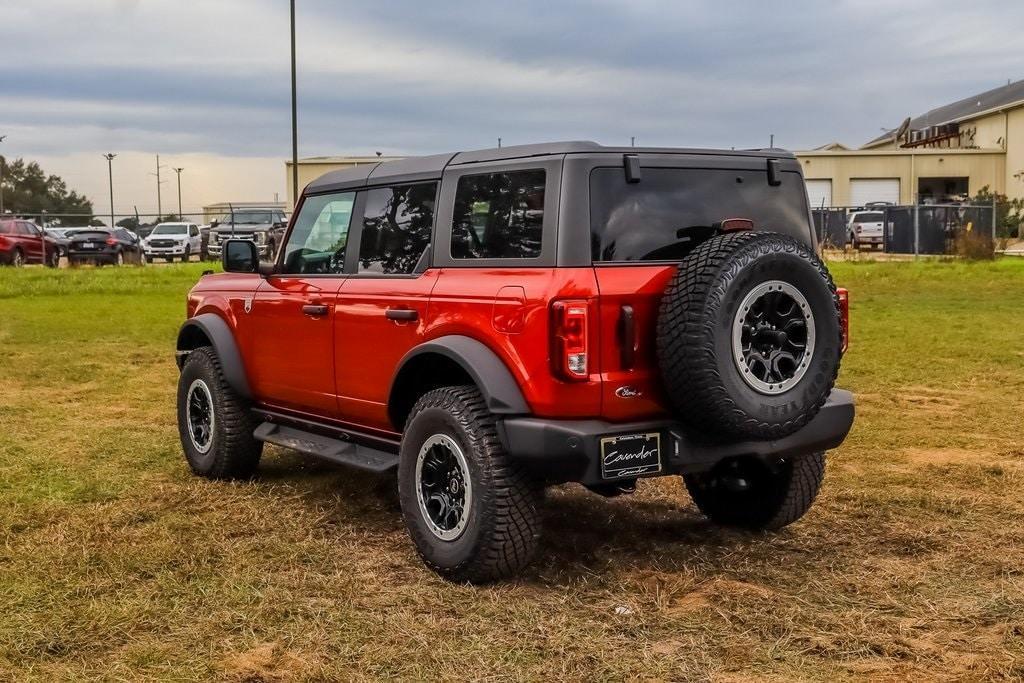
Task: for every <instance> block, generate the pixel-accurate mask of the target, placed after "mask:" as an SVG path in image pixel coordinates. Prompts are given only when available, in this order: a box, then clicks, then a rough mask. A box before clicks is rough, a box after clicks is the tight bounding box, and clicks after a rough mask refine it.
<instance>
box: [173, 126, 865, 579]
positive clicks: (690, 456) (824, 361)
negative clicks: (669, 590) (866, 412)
mask: <svg viewBox="0 0 1024 683" xmlns="http://www.w3.org/2000/svg"><path fill="white" fill-rule="evenodd" d="M221 244H222V246H223V265H224V270H225V271H227V272H225V273H222V274H217V275H206V276H204V277H203V278H202V279H201V280H200V281H199V282H198V284H197V285H196V286H195V287H194V288H193V289H192V291H191V292H190V293H189V295H188V305H187V310H188V319H187V321H186V322H185V324H184V325H183V326H182V328H181V331H180V333H179V335H178V340H177V360H178V365H179V367H180V369H181V374H180V378H179V383H178V424H179V431H180V435H181V443H182V447H183V449H184V453H185V457H186V459H187V461H188V464H189V465H190V466H191V468H192V470H193V471H194V472H195V473H196V474H198V475H201V476H204V477H210V478H233V477H248V476H250V475H252V473H253V472H254V470H255V469H256V467H257V464H258V462H259V459H260V455H261V452H262V450H263V446H264V444H267V443H269V444H274V445H277V446H283V447H286V448H290V449H295V450H298V451H301V452H303V453H308V454H311V455H314V456H318V457H321V458H325V459H327V460H330V461H333V462H336V463H342V464H345V465H349V466H352V467H356V468H360V469H363V470H368V471H371V472H377V473H384V472H388V471H390V470H394V469H397V484H398V492H399V499H400V501H401V506H402V514H403V516H404V519H405V524H406V526H407V528H408V531H409V534H410V536H411V537H412V540H413V543H414V544H415V547H416V549H417V550H418V552H419V554H420V556H421V557H422V559H423V561H424V562H425V563H426V565H427V566H428V567H430V568H431V569H433V570H434V571H436V572H438V573H439V574H441V575H442V576H444V577H447V578H449V579H452V580H456V581H471V582H485V581H492V580H495V579H499V578H502V577H507V576H510V575H512V574H514V573H516V572H518V571H520V570H521V569H522V568H523V567H524V566H525V565H526V564H527V563H528V562H529V561H530V559H531V557H533V555H534V553H535V551H536V549H537V546H538V538H539V537H540V533H541V515H540V513H539V511H538V496H539V493H540V491H541V490H542V488H543V487H544V486H547V485H551V484H558V483H563V482H579V483H580V484H583V485H584V486H586V487H588V488H589V489H590V490H591V491H594V492H595V493H598V494H601V495H606V496H614V495H620V494H625V493H629V492H632V491H633V490H634V487H635V485H636V482H637V480H638V479H641V478H644V477H664V476H682V479H683V481H684V482H685V484H686V488H687V489H688V491H689V493H690V495H691V496H692V498H693V501H694V502H695V504H696V505H697V507H698V508H699V509H700V510H701V511H702V512H703V513H704V514H705V515H707V517H709V518H710V519H711V520H712V521H713V522H716V523H721V524H726V525H738V526H741V527H747V528H753V529H777V528H780V527H783V526H785V525H787V524H790V523H792V522H794V521H796V520H797V519H799V518H800V517H801V516H802V515H803V514H804V513H805V512H807V510H808V508H810V507H811V504H812V502H813V501H814V499H815V497H816V495H817V493H818V489H819V486H820V484H821V481H822V476H823V474H824V471H825V451H827V450H828V449H832V448H835V447H836V446H838V445H839V444H840V443H842V441H843V440H844V438H845V437H846V434H847V432H848V431H849V430H850V427H851V425H852V423H853V416H854V406H853V399H852V396H851V394H850V393H849V392H846V391H842V390H840V389H836V388H834V384H835V380H836V376H837V373H838V372H839V364H840V359H841V357H842V354H843V352H844V350H845V346H846V339H847V327H848V323H847V319H848V315H847V310H848V308H847V295H846V292H845V291H844V290H841V289H837V288H836V286H835V285H834V284H833V281H832V278H831V277H830V276H829V273H828V270H827V269H826V267H825V265H824V264H823V263H822V262H821V260H819V258H818V256H817V254H816V244H815V238H814V231H813V229H812V226H811V221H810V215H809V210H808V201H807V194H806V190H805V187H804V181H803V177H802V175H801V172H800V166H799V164H798V163H797V161H796V159H795V158H794V157H793V156H792V155H791V154H789V153H786V152H782V151H780V150H774V149H773V150H764V151H742V152H741V151H721V150H687V149H637V148H613V147H603V146H600V145H597V144H594V143H589V142H568V143H556V144H543V145H527V146H520V147H504V148H501V149H489V150H480V151H472V152H459V153H452V154H443V155H437V156H428V157H422V158H412V159H404V160H400V161H391V162H384V163H379V164H375V165H367V166H358V167H355V168H350V169H345V170H341V171H335V172H331V173H328V174H326V175H324V176H322V177H320V178H319V179H317V180H315V181H313V182H312V183H310V185H309V186H308V187H306V188H305V191H304V192H303V193H302V196H301V198H300V200H299V203H298V205H297V209H296V211H295V214H294V217H293V218H292V220H291V223H290V225H289V226H288V230H287V234H286V235H285V237H284V241H283V243H282V244H281V248H280V249H279V250H278V252H277V253H276V255H275V257H274V258H273V260H271V261H261V260H260V253H261V250H260V248H259V245H258V244H257V243H254V242H253V241H250V240H234V239H230V238H227V237H226V236H224V235H222V242H221ZM613 533H643V530H642V529H630V530H623V529H616V530H613Z"/></svg>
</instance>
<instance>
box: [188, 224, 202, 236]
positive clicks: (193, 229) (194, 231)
mask: <svg viewBox="0 0 1024 683" xmlns="http://www.w3.org/2000/svg"><path fill="white" fill-rule="evenodd" d="M188 234H189V235H190V236H192V237H199V228H197V227H196V226H194V225H190V226H188Z"/></svg>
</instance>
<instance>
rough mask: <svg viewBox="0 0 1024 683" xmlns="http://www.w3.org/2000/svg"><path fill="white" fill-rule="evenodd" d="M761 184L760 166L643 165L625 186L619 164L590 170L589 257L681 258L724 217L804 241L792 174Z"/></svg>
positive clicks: (802, 204) (796, 178)
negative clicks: (778, 181)
mask: <svg viewBox="0 0 1024 683" xmlns="http://www.w3.org/2000/svg"><path fill="white" fill-rule="evenodd" d="M781 179H782V183H781V184H779V185H777V186H771V185H769V184H768V178H767V174H766V173H765V172H764V171H754V170H724V169H714V170H712V169H699V168H649V167H644V168H643V173H642V179H641V180H640V182H638V183H627V182H626V178H625V173H623V170H622V168H621V167H613V168H596V169H594V170H593V172H592V173H591V175H590V239H591V255H592V257H593V260H594V261H595V262H602V261H603V262H615V261H662V260H676V259H680V258H682V257H683V256H685V255H686V254H687V253H688V252H689V251H690V249H692V248H693V246H694V244H696V243H698V242H699V241H701V240H702V239H703V238H705V237H707V236H708V235H709V234H711V233H713V232H714V231H715V229H716V224H719V223H721V222H722V221H724V220H726V219H729V218H745V219H749V220H751V221H753V224H754V229H755V230H771V231H774V232H780V233H784V234H787V235H791V236H793V237H795V238H797V239H799V240H801V241H803V242H810V240H811V229H810V225H809V222H808V213H807V196H806V190H805V189H804V184H803V181H802V178H801V177H800V174H799V173H795V172H784V173H782V174H781Z"/></svg>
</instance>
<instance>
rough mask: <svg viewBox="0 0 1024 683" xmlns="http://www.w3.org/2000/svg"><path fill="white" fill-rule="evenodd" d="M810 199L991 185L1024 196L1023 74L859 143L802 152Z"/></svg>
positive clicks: (915, 197)
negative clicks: (1021, 79)
mask: <svg viewBox="0 0 1024 683" xmlns="http://www.w3.org/2000/svg"><path fill="white" fill-rule="evenodd" d="M797 157H798V158H799V159H800V162H801V164H802V165H803V169H804V177H805V178H807V192H808V195H809V196H810V200H811V205H812V206H813V207H815V208H817V207H821V206H863V205H865V204H867V203H868V202H873V201H881V202H892V203H894V204H914V203H923V204H942V203H947V202H956V201H961V200H963V199H965V198H967V197H969V196H973V195H975V194H977V192H978V191H979V190H980V189H981V188H983V187H985V186H988V187H989V189H991V190H993V191H995V192H1000V193H1003V194H1006V195H1008V196H1009V197H1011V198H1020V197H1024V81H1017V82H1016V83H1009V84H1007V85H1005V86H1002V87H1000V88H996V89H994V90H989V91H988V92H983V93H981V94H979V95H974V96H972V97H968V98H965V99H963V100H960V101H958V102H954V103H952V104H948V105H945V106H943V107H939V108H937V109H933V110H931V111H930V112H928V113H926V114H922V115H921V116H917V117H913V118H908V119H907V120H905V121H904V122H903V124H902V125H900V126H899V127H898V128H895V129H893V130H891V131H889V132H888V133H886V134H885V135H882V136H881V137H878V138H876V139H874V140H871V141H870V142H868V143H867V144H865V145H864V146H862V147H861V148H860V149H850V148H848V147H845V146H843V145H841V144H839V143H832V144H829V145H825V146H824V147H820V148H818V149H814V150H810V151H806V152H797Z"/></svg>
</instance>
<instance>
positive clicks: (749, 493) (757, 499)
mask: <svg viewBox="0 0 1024 683" xmlns="http://www.w3.org/2000/svg"><path fill="white" fill-rule="evenodd" d="M824 476H825V454H824V453H812V454H810V455H806V456H803V457H800V458H797V459H795V460H779V461H777V462H774V463H768V462H765V461H763V460H759V459H757V458H736V459H732V460H727V461H725V462H722V463H720V464H719V465H717V466H716V467H715V468H714V469H712V470H711V471H710V472H702V473H700V474H686V475H683V481H685V482H686V488H687V490H688V491H689V492H690V497H691V498H693V502H694V503H695V504H696V505H697V507H698V508H699V509H700V511H701V512H702V513H704V515H705V516H707V517H708V518H709V519H710V520H711V521H712V522H715V523H716V524H722V525H726V526H738V527H743V528H747V529H781V528H782V527H784V526H786V525H788V524H792V523H793V522H795V521H797V520H798V519H800V518H801V517H803V516H804V514H805V513H806V512H807V511H808V510H809V509H810V508H811V505H812V504H813V503H814V499H815V498H816V497H817V496H818V491H819V489H820V488H821V481H822V478H823V477H824Z"/></svg>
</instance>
